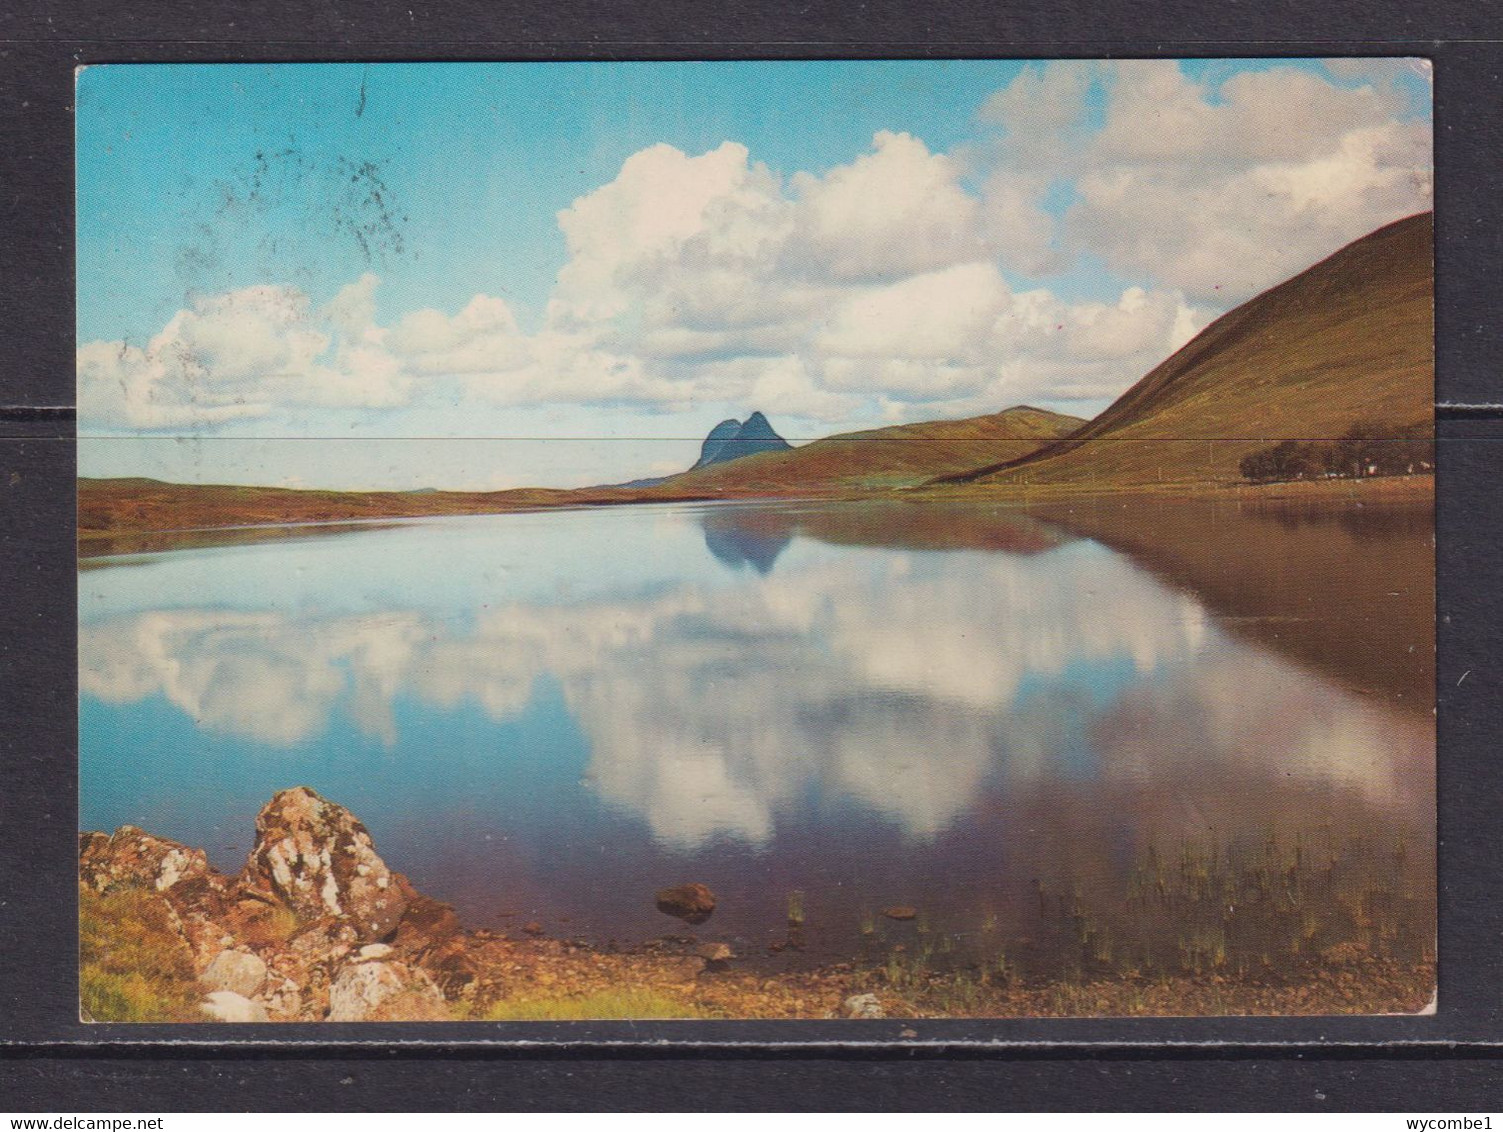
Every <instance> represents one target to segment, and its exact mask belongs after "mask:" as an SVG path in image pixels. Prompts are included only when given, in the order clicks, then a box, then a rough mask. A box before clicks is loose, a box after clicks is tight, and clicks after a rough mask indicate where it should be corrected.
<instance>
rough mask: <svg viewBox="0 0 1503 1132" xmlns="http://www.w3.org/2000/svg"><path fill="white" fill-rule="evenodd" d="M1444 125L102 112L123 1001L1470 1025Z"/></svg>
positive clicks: (259, 71) (1352, 93) (156, 80)
mask: <svg viewBox="0 0 1503 1132" xmlns="http://www.w3.org/2000/svg"><path fill="white" fill-rule="evenodd" d="M1430 80H1431V76H1430V68H1429V65H1428V64H1427V63H1426V62H1425V61H1423V60H1417V59H1409V58H1366V59H1293V60H1290V59H1282V60H1281V59H1235V60H1215V59H1197V60H1172V59H1166V60H1136V61H1132V60H1129V61H1089V60H1084V61H1082V60H1072V61H1047V60H1035V61H998V60H973V61H934V60H911V61H807V62H792V61H784V62H749V61H738V62H720V63H679V62H672V63H669V62H658V63H647V62H639V63H623V62H589V63H497V64H458V63H409V64H404V63H373V64H369V65H367V64H352V63H341V64H279V65H265V64H203V65H199V64H191V65H190V64H172V65H148V64H120V65H106V66H90V67H86V68H82V69H81V70H80V71H79V73H78V76H77V254H78V342H77V380H78V464H79V479H78V504H79V506H78V568H79V575H78V578H79V597H78V632H79V697H80V702H79V712H80V732H79V791H80V794H79V812H80V830H79V833H80V838H79V884H78V895H79V923H80V942H81V950H80V957H79V981H80V995H81V1001H80V1006H79V1009H80V1016H81V1017H82V1018H83V1019H84V1020H85V1021H89V1022H95V1023H120V1022H137V1023H140V1022H181V1023H189V1024H191V1023H208V1022H221V1023H224V1022H244V1023H252V1022H273V1023H305V1024H309V1025H310V1026H312V1025H313V1024H316V1023H325V1022H335V1023H338V1022H361V1021H372V1022H375V1021H387V1022H429V1023H431V1022H449V1021H452V1022H456V1023H464V1022H497V1021H515V1022H527V1021H541V1022H547V1021H564V1020H576V1019H633V1020H639V1019H723V1020H747V1019H849V1020H852V1029H853V1030H855V1029H859V1025H858V1024H859V1022H860V1020H866V1019H876V1018H885V1019H934V1018H998V1019H1010V1018H1030V1019H1049V1018H1060V1017H1119V1016H1128V1015H1135V1016H1157V1017H1165V1016H1186V1015H1202V1016H1232V1015H1253V1014H1258V1015H1281V1016H1290V1015H1331V1014H1349V1015H1371V1014H1412V1013H1417V1012H1422V1011H1425V1010H1427V1009H1431V1008H1432V1006H1433V1002H1434V998H1435V988H1436V978H1435V968H1436V961H1437V956H1436V892H1437V883H1436V861H1435V850H1436V816H1435V815H1436V795H1435V759H1436V735H1435V715H1434V711H1435V691H1434V679H1435V621H1434V616H1435V615H1434V607H1435V560H1434V549H1435V542H1434V535H1435V520H1434V474H1435V459H1436V457H1435V442H1434V343H1433V321H1434V319H1433V306H1434V270H1433V262H1432V260H1433V257H1432V220H1431V208H1432V156H1431V148H1432V138H1431V133H1432V130H1431V81H1430Z"/></svg>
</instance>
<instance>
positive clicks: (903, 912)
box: [882, 904, 918, 920]
mask: <svg viewBox="0 0 1503 1132" xmlns="http://www.w3.org/2000/svg"><path fill="white" fill-rule="evenodd" d="M882 915H884V916H886V917H887V918H888V919H889V920H912V919H914V918H915V917H916V916H918V909H917V908H910V907H909V906H908V905H906V904H896V905H894V906H893V907H891V908H883V909H882Z"/></svg>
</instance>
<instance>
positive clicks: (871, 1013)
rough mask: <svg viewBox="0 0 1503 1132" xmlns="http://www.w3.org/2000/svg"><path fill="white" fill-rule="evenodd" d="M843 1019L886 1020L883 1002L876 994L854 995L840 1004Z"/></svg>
mask: <svg viewBox="0 0 1503 1132" xmlns="http://www.w3.org/2000/svg"><path fill="white" fill-rule="evenodd" d="M840 1016H841V1017H842V1018H886V1017H887V1012H886V1011H885V1010H883V1009H882V1001H881V1000H880V999H879V998H878V997H877V996H876V995H874V994H853V995H851V996H850V997H849V998H847V999H846V1000H845V1001H844V1002H842V1003H841V1004H840Z"/></svg>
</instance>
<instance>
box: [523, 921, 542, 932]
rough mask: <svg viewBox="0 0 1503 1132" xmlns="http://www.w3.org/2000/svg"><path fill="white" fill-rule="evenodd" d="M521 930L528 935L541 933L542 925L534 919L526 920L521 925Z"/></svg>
mask: <svg viewBox="0 0 1503 1132" xmlns="http://www.w3.org/2000/svg"><path fill="white" fill-rule="evenodd" d="M522 930H523V931H524V932H526V933H527V934H528V935H542V934H543V925H542V924H540V923H538V922H537V921H536V920H528V921H527V922H526V923H525V924H523V925H522Z"/></svg>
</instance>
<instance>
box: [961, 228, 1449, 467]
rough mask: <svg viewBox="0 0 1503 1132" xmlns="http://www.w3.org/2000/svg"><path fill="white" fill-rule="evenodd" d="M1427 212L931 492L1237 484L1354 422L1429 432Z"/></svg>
mask: <svg viewBox="0 0 1503 1132" xmlns="http://www.w3.org/2000/svg"><path fill="white" fill-rule="evenodd" d="M1433 323H1434V273H1433V263H1432V220H1431V215H1430V214H1429V213H1422V214H1420V215H1418V216H1412V217H1409V218H1408V219H1405V220H1401V221H1398V222H1397V223H1395V224H1390V225H1388V226H1387V227H1385V228H1380V229H1378V231H1376V232H1373V233H1372V234H1370V235H1368V236H1364V237H1363V238H1362V239H1360V240H1357V241H1355V242H1354V243H1351V244H1349V245H1347V246H1346V247H1345V248H1343V249H1342V250H1341V251H1339V252H1337V253H1336V254H1335V255H1333V256H1331V257H1330V258H1329V259H1326V260H1323V261H1322V262H1320V263H1318V264H1316V265H1315V266H1314V267H1311V268H1309V269H1308V270H1306V271H1304V272H1302V273H1300V274H1299V275H1296V276H1295V277H1294V278H1293V279H1290V280H1288V281H1287V282H1285V283H1282V284H1280V285H1279V286H1277V287H1275V288H1273V289H1272V290H1270V291H1265V292H1264V293H1263V294H1261V295H1259V296H1257V297H1256V298H1254V299H1251V300H1249V301H1248V302H1246V303H1244V304H1243V305H1242V306H1240V307H1238V308H1236V309H1235V310H1233V311H1231V312H1229V313H1227V314H1225V315H1223V316H1222V317H1221V318H1219V319H1217V320H1216V321H1215V322H1213V323H1212V324H1211V325H1210V326H1208V327H1206V329H1205V330H1204V331H1202V332H1201V333H1200V334H1199V335H1197V336H1196V337H1195V338H1194V339H1193V340H1191V341H1190V342H1189V343H1188V344H1187V345H1185V346H1184V348H1183V349H1181V350H1179V351H1178V352H1177V353H1176V354H1174V355H1173V356H1172V357H1170V358H1169V359H1168V360H1167V361H1165V362H1164V363H1163V364H1162V365H1160V366H1158V367H1157V368H1156V369H1154V370H1153V371H1152V372H1150V373H1149V374H1148V375H1147V376H1146V377H1144V378H1143V379H1142V380H1141V381H1139V382H1138V383H1137V384H1136V385H1134V386H1133V387H1132V388H1131V389H1129V390H1128V391H1127V392H1126V393H1124V394H1123V395H1122V396H1121V397H1120V398H1118V399H1117V401H1116V402H1115V403H1114V404H1112V405H1111V407H1110V408H1108V409H1107V410H1106V411H1105V412H1103V413H1102V414H1101V415H1100V416H1098V417H1097V418H1095V419H1094V420H1092V421H1091V422H1090V423H1089V424H1087V425H1085V426H1084V427H1083V428H1081V429H1080V430H1079V431H1077V432H1076V433H1074V434H1073V435H1071V436H1070V437H1068V438H1066V439H1064V440H1062V441H1060V442H1059V443H1056V444H1053V445H1049V446H1046V447H1044V448H1041V449H1039V450H1038V451H1036V452H1034V453H1031V454H1028V455H1026V456H1024V457H1023V458H1021V459H1013V460H1006V461H1004V460H998V461H993V462H991V463H989V464H978V465H976V466H974V467H973V468H971V469H969V470H968V471H965V472H962V473H959V474H955V475H949V476H944V475H942V476H939V477H936V482H942V483H972V482H974V483H981V484H986V485H990V486H996V487H1014V488H1016V487H1031V486H1043V487H1048V486H1060V487H1074V488H1079V489H1085V490H1090V489H1093V488H1094V489H1112V488H1117V487H1134V486H1153V485H1166V486H1172V485H1185V486H1198V485H1206V484H1216V483H1230V482H1236V481H1238V480H1239V479H1240V478H1241V476H1240V473H1239V470H1238V464H1239V462H1240V461H1241V459H1242V457H1243V456H1245V455H1247V454H1248V453H1250V452H1253V451H1256V450H1259V449H1263V448H1266V447H1268V446H1269V445H1270V444H1271V443H1273V442H1276V441H1279V440H1285V439H1296V440H1309V439H1323V440H1334V439H1336V438H1338V437H1341V436H1342V435H1343V434H1345V433H1346V432H1347V430H1348V429H1349V428H1351V427H1352V426H1353V425H1354V424H1359V423H1367V424H1377V425H1381V426H1384V427H1389V428H1395V429H1398V428H1404V427H1413V426H1419V425H1423V426H1425V427H1427V428H1428V427H1430V425H1431V422H1432V420H1433V403H1434V380H1435V379H1434V374H1435V357H1434V339H1433Z"/></svg>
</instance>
